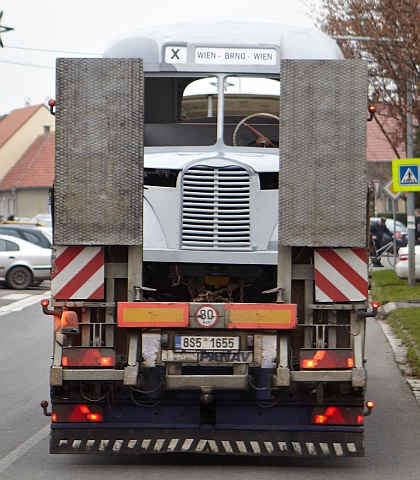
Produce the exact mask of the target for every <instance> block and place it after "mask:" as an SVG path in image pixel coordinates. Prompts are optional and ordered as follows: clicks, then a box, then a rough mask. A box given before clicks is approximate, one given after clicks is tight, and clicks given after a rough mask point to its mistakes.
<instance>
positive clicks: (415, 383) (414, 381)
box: [376, 304, 420, 406]
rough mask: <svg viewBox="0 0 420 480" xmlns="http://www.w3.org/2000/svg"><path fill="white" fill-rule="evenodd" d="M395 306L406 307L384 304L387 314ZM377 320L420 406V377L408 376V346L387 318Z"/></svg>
mask: <svg viewBox="0 0 420 480" xmlns="http://www.w3.org/2000/svg"><path fill="white" fill-rule="evenodd" d="M410 306H411V307H413V306H414V305H413V304H411V305H410ZM417 306H419V305H417ZM386 307H388V308H386ZM395 308H406V307H401V306H400V305H398V307H397V306H395V304H393V305H391V304H387V305H384V307H382V309H383V311H384V313H385V314H386V313H389V312H391V311H392V310H395ZM376 321H377V322H378V323H379V325H380V326H381V328H382V331H383V332H384V334H385V336H386V338H387V339H388V342H389V344H390V345H391V348H392V350H393V352H394V358H395V361H396V363H397V365H398V368H399V369H400V371H401V374H402V376H403V377H404V378H405V380H406V381H407V383H408V384H409V385H410V387H411V390H412V392H413V395H414V397H415V398H416V400H417V403H418V405H419V406H420V379H418V378H414V377H409V376H407V371H409V370H410V367H409V365H408V364H407V352H408V347H406V346H404V345H403V344H402V342H401V340H400V339H399V338H398V337H397V336H396V335H395V332H394V330H393V329H392V327H391V325H389V324H388V323H387V322H386V320H383V319H378V318H377V319H376Z"/></svg>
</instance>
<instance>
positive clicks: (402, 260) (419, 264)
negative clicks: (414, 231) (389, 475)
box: [395, 245, 420, 280]
mask: <svg viewBox="0 0 420 480" xmlns="http://www.w3.org/2000/svg"><path fill="white" fill-rule="evenodd" d="M414 253H415V255H414V275H415V278H416V280H420V245H416V246H415V247H414ZM395 275H397V277H400V278H408V247H402V248H400V249H399V251H398V260H397V263H396V264H395Z"/></svg>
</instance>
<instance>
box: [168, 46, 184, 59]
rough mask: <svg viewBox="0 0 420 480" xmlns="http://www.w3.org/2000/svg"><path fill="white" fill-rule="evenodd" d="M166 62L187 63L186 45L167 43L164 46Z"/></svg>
mask: <svg viewBox="0 0 420 480" xmlns="http://www.w3.org/2000/svg"><path fill="white" fill-rule="evenodd" d="M165 62H166V63H187V47H178V46H176V45H167V46H166V47H165Z"/></svg>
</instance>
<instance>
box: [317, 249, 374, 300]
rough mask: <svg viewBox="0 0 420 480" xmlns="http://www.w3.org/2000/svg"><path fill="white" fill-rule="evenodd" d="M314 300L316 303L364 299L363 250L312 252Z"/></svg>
mask: <svg viewBox="0 0 420 480" xmlns="http://www.w3.org/2000/svg"><path fill="white" fill-rule="evenodd" d="M315 297H316V301H318V302H350V301H363V300H366V299H367V297H368V272H367V264H366V250H365V249H363V248H354V249H351V248H342V249H322V250H321V249H319V250H316V251H315Z"/></svg>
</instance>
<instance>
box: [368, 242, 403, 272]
mask: <svg viewBox="0 0 420 480" xmlns="http://www.w3.org/2000/svg"><path fill="white" fill-rule="evenodd" d="M373 252H374V255H373V256H371V257H370V263H371V265H373V266H375V264H377V266H379V265H381V266H384V265H382V264H381V260H382V258H384V259H386V260H387V261H388V264H389V266H390V267H395V262H396V258H397V252H395V253H394V241H393V240H391V241H390V242H389V243H387V244H385V245H384V246H383V247H380V248H376V247H375V244H373Z"/></svg>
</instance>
